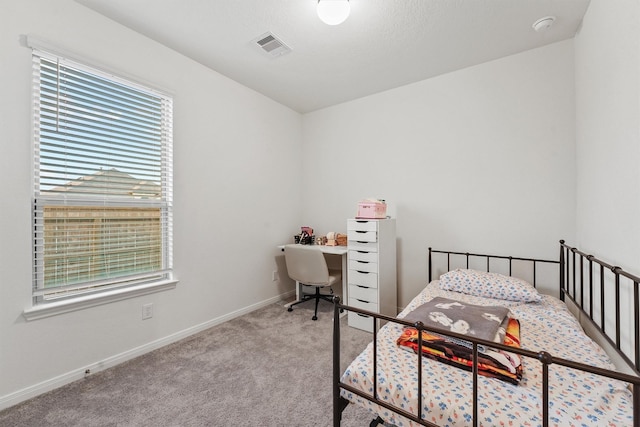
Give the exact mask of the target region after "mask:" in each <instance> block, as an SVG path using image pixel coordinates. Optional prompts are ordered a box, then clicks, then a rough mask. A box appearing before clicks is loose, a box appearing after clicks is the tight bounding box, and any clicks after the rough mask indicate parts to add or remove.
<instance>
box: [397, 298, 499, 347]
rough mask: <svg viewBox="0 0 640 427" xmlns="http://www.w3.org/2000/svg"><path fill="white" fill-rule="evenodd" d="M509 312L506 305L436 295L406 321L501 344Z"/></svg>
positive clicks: (414, 311) (412, 312) (409, 315)
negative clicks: (461, 300)
mask: <svg viewBox="0 0 640 427" xmlns="http://www.w3.org/2000/svg"><path fill="white" fill-rule="evenodd" d="M508 314H509V309H508V308H506V307H501V306H482V305H473V304H469V303H466V302H465V303H463V302H460V301H456V300H452V299H448V298H443V297H435V298H433V299H432V300H431V301H428V302H426V303H424V304H422V305H420V306H418V307H417V308H416V309H415V310H413V311H411V312H410V313H408V314H407V315H406V316H405V317H404V319H403V320H406V321H408V322H422V323H423V324H424V326H425V328H438V329H446V330H449V331H451V332H456V333H459V334H464V335H469V336H472V337H475V338H480V339H483V340H487V341H495V342H500V343H501V342H502V339H503V337H504V327H505V326H506V321H507V318H508V317H507V316H508ZM501 326H502V329H501V328H500V327H501Z"/></svg>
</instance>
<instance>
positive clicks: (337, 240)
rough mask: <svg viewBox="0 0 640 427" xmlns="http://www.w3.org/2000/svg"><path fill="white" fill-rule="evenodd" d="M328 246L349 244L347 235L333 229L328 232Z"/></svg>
mask: <svg viewBox="0 0 640 427" xmlns="http://www.w3.org/2000/svg"><path fill="white" fill-rule="evenodd" d="M326 245H327V246H347V235H346V234H340V233H336V232H334V231H331V232H329V233H327V243H326Z"/></svg>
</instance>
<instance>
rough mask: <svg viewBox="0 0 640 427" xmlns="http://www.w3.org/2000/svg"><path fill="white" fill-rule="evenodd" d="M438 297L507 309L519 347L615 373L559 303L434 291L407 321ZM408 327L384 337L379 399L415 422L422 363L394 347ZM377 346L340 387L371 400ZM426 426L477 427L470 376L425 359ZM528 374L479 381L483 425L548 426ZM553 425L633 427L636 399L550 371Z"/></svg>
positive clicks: (532, 366)
mask: <svg viewBox="0 0 640 427" xmlns="http://www.w3.org/2000/svg"><path fill="white" fill-rule="evenodd" d="M436 296H441V297H445V298H450V299H457V300H460V301H465V302H468V303H470V304H478V305H497V304H500V305H503V306H506V307H509V310H510V311H511V313H512V314H513V317H515V318H516V319H518V320H519V321H520V327H521V346H522V348H524V349H528V350H532V351H536V352H537V351H542V350H544V351H547V352H549V353H550V354H552V355H553V356H555V357H561V358H564V359H568V360H573V361H577V362H581V363H585V364H589V365H593V366H598V367H602V368H606V369H614V367H613V365H612V364H611V363H610V361H609V358H608V356H607V355H606V353H605V352H604V350H602V349H601V348H600V347H599V346H598V345H597V344H596V343H595V342H594V341H593V340H591V338H589V337H588V336H587V335H586V334H585V333H584V332H583V330H582V328H581V326H580V325H579V323H578V321H577V320H576V319H575V317H573V315H572V314H571V313H570V312H569V311H568V309H567V308H566V306H565V305H564V303H562V302H561V301H560V300H558V299H557V298H554V297H551V296H548V295H545V296H543V298H542V300H541V301H540V302H538V303H522V302H515V301H502V300H495V299H488V298H483V297H476V296H469V295H465V294H460V293H457V292H452V291H445V290H441V289H440V288H439V286H438V282H437V281H434V282H432V283H431V284H429V285H428V286H427V287H426V288H425V289H424V290H423V291H422V292H421V293H420V294H419V295H418V296H417V297H416V298H414V299H413V301H412V302H411V303H410V304H409V305H408V306H407V307H406V308H405V310H404V311H403V312H402V313H400V315H399V317H403V316H404V315H406V314H407V313H409V312H410V311H412V310H414V309H415V308H416V307H417V306H419V305H421V304H423V303H425V302H426V301H429V300H431V299H432V298H434V297H436ZM402 331H403V328H402V325H398V324H396V323H388V324H387V325H385V326H384V327H382V328H381V329H380V331H379V332H378V396H379V398H381V399H383V400H385V401H386V402H387V403H389V404H392V405H394V406H396V407H399V408H402V409H404V410H405V411H409V412H411V413H414V414H417V408H416V405H417V398H416V396H417V390H418V387H417V367H416V366H417V356H416V355H415V354H414V353H413V352H409V351H406V350H402V349H400V348H398V346H397V345H396V340H397V339H398V337H399V336H400V335H401V334H402ZM372 349H373V345H372V344H369V345H368V346H367V348H366V349H365V350H364V351H363V352H362V353H361V354H360V355H359V356H358V357H357V358H356V359H354V361H353V362H352V363H351V364H350V365H349V367H348V368H347V369H346V370H345V372H344V374H343V376H342V382H344V383H346V384H349V385H350V386H352V387H354V388H357V389H359V390H362V391H365V392H367V393H370V394H372V393H373V383H372V380H371V377H372V375H373V369H372V366H371V365H372V360H373V356H372V351H373V350H372ZM423 363H424V366H423V372H422V379H423V418H424V419H426V420H428V421H430V422H432V423H435V424H437V425H439V426H443V427H445V426H468V425H472V413H473V406H472V399H473V391H472V387H473V386H472V375H471V373H469V372H466V371H464V370H462V369H459V368H457V367H454V366H449V365H446V364H443V363H439V362H437V361H433V360H428V359H426V358H425V359H423ZM523 365H524V374H523V377H522V380H521V381H520V383H519V385H513V384H508V383H506V382H504V381H500V380H498V379H495V378H484V377H479V378H478V417H479V420H478V425H481V426H487V427H489V426H491V427H497V426H539V425H542V406H541V403H542V369H541V364H540V362H538V361H537V360H534V359H531V358H526V357H523ZM549 383H550V385H549V404H550V409H549V414H550V420H549V425H554V426H563V427H564V426H594V427H596V426H597V427H602V426H621V427H622V426H630V425H632V424H633V413H632V412H633V397H632V394H631V392H630V391H629V389H628V388H627V383H624V382H620V381H617V380H611V379H608V378H605V377H601V376H598V375H595V374H589V373H585V372H580V371H576V370H574V369H570V368H565V367H562V366H557V365H550V366H549ZM342 396H343V397H345V398H346V399H348V400H349V401H351V402H353V403H356V404H358V405H360V406H363V407H365V408H368V409H370V410H371V411H372V412H374V413H376V414H378V415H380V416H381V417H382V418H383V419H384V420H385V422H387V423H390V424H394V425H396V426H398V427H406V426H418V424H416V423H414V422H411V421H410V420H408V419H406V418H404V417H401V416H399V415H398V414H395V413H393V412H391V411H389V410H387V409H386V408H384V407H381V406H379V405H376V404H374V403H372V402H370V401H367V400H366V399H362V398H361V397H359V396H357V395H355V394H353V393H350V392H348V391H345V390H342Z"/></svg>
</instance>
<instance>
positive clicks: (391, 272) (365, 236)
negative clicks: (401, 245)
mask: <svg viewBox="0 0 640 427" xmlns="http://www.w3.org/2000/svg"><path fill="white" fill-rule="evenodd" d="M347 239H348V240H347V248H348V250H349V253H348V263H347V265H348V269H349V271H348V274H347V280H348V301H347V304H349V305H350V306H352V307H357V308H360V309H363V310H367V311H370V312H373V313H381V314H384V315H387V316H395V315H396V314H397V313H398V302H397V273H396V220H395V219H393V218H387V219H349V220H348V221H347ZM348 323H349V326H351V327H354V328H358V329H363V330H365V331H369V332H373V327H374V325H373V320H372V319H371V317H370V316H364V315H361V314H359V313H354V312H349V314H348Z"/></svg>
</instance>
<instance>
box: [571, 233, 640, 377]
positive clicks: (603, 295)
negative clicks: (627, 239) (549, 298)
mask: <svg viewBox="0 0 640 427" xmlns="http://www.w3.org/2000/svg"><path fill="white" fill-rule="evenodd" d="M560 271H561V273H560V299H561V300H562V301H565V303H566V300H567V299H568V300H569V301H570V302H571V303H572V304H573V305H575V306H576V307H577V308H578V309H579V310H580V313H581V314H582V316H581V319H580V320H586V321H587V322H588V323H589V324H590V325H591V326H592V327H593V328H594V329H595V330H596V331H597V332H598V333H599V334H600V335H601V336H602V337H603V338H604V339H605V340H606V341H607V342H608V343H609V345H611V346H612V348H613V349H614V350H615V351H616V352H617V353H618V354H619V355H620V357H621V358H622V359H623V361H624V362H625V363H626V364H627V365H629V367H630V368H631V369H632V370H633V371H634V373H635V374H636V375H640V371H639V370H638V368H639V367H640V294H639V290H638V283H639V282H640V277H638V276H635V275H633V274H631V273H629V272H627V271H625V270H623V269H622V268H620V267H617V266H614V265H611V264H609V263H607V262H605V261H602V260H600V259H598V258H596V257H595V256H593V255H589V254H586V253H584V252H582V251H580V250H579V249H577V248H574V247H571V246H569V245H567V244H566V243H565V242H564V240H560Z"/></svg>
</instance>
